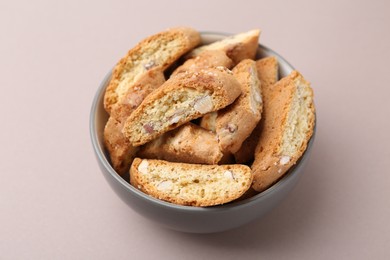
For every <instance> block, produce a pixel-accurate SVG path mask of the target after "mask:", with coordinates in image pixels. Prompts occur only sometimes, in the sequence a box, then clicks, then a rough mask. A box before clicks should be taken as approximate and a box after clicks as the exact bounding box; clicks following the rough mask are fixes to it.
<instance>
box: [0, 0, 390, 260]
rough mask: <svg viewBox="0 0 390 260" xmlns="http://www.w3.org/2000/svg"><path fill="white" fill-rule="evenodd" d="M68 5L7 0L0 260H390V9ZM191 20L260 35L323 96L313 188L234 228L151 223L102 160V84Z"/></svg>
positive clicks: (355, 5)
mask: <svg viewBox="0 0 390 260" xmlns="http://www.w3.org/2000/svg"><path fill="white" fill-rule="evenodd" d="M61 2H62V3H58V1H48V0H40V1H27V0H24V1H1V3H0V71H1V101H0V111H1V112H2V115H1V127H0V146H1V150H0V152H1V154H0V158H1V163H0V173H1V180H0V210H1V212H0V259H390V224H389V220H390V202H389V198H390V170H389V169H390V134H389V133H390V130H389V129H390V115H389V114H390V101H389V96H390V85H389V84H390V72H389V65H388V64H389V60H390V51H389V48H390V27H389V25H390V4H389V3H390V2H389V1H384V0H383V1H317V2H316V3H314V2H313V1H289V2H291V3H287V2H288V1H283V2H282V1H268V2H266V1H210V0H207V1H203V0H202V1H200V0H198V1H196V2H194V1H188V2H187V3H184V1H155V3H147V2H148V1H106V3H104V4H103V3H102V1H61ZM364 2H365V3H364ZM240 4H241V5H240ZM178 25H187V26H192V27H194V28H196V29H198V30H202V31H218V32H231V33H237V32H243V31H245V30H249V29H253V28H261V29H262V35H261V42H262V43H263V44H265V45H266V46H269V47H271V48H272V49H274V50H275V51H277V52H279V53H280V54H281V55H282V56H284V57H285V58H286V59H287V60H288V61H290V62H291V63H292V64H293V65H294V66H295V67H296V68H297V69H298V70H299V71H300V72H301V73H302V74H303V75H304V76H305V77H306V78H307V79H308V80H310V81H311V82H312V85H313V88H314V91H315V102H316V106H317V116H318V125H317V139H316V143H315V145H314V147H313V153H312V156H311V160H310V162H309V164H308V167H307V168H306V171H305V173H304V175H303V177H302V178H301V180H300V182H299V184H298V185H297V186H296V188H295V189H294V190H293V191H292V192H291V194H290V196H289V197H288V199H286V200H285V201H284V202H283V203H282V204H281V205H280V206H278V207H277V208H276V209H275V210H273V211H272V212H270V213H269V214H268V215H266V216H265V217H264V218H262V219H261V220H259V221H257V222H255V223H252V224H251V225H247V226H244V227H242V228H240V229H237V230H233V231H229V232H226V233H221V234H213V235H192V234H183V233H178V232H174V231H170V230H166V229H163V228H161V227H159V226H157V225H154V224H151V223H150V222H149V221H147V220H145V219H143V218H142V217H140V216H139V215H138V214H137V213H135V212H134V211H133V210H131V209H130V208H128V207H127V206H126V205H125V204H124V203H123V202H122V201H120V200H119V198H118V197H117V196H116V195H115V194H114V192H113V191H112V190H111V188H110V187H109V186H108V184H107V183H106V181H105V180H104V178H103V175H102V174H101V173H100V170H99V169H98V165H97V163H96V160H95V157H94V154H93V151H92V146H91V142H90V138H89V129H88V120H89V110H90V106H91V102H92V99H93V97H94V94H95V92H96V90H97V88H98V85H99V83H100V81H101V80H102V79H103V77H104V76H105V74H106V73H107V72H108V71H109V70H110V68H111V67H112V66H113V65H114V64H115V63H116V62H117V60H118V59H119V58H120V57H121V56H122V55H124V54H125V53H126V52H127V50H128V49H129V48H131V47H132V46H134V44H136V43H137V42H138V41H139V40H141V39H142V38H144V37H146V36H148V35H150V34H153V33H156V32H158V31H161V30H163V29H165V28H167V27H173V26H178Z"/></svg>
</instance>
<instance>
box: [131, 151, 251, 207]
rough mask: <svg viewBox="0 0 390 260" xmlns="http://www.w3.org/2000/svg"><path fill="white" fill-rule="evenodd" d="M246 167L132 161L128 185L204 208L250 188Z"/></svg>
mask: <svg viewBox="0 0 390 260" xmlns="http://www.w3.org/2000/svg"><path fill="white" fill-rule="evenodd" d="M251 182H252V172H251V170H250V168H249V167H248V166H246V165H240V164H235V165H202V164H186V163H173V162H167V161H163V160H150V159H148V160H147V159H140V158H135V159H134V161H133V164H132V166H131V169H130V183H131V184H132V185H133V186H134V187H136V188H138V189H140V190H141V191H143V192H145V193H146V194H149V195H151V196H153V197H155V198H157V199H161V200H165V201H168V202H172V203H176V204H180V205H188V206H198V207H207V206H213V205H219V204H224V203H228V202H230V201H233V200H235V199H237V198H239V197H240V196H241V195H242V194H244V193H245V192H246V191H247V190H248V189H249V188H250V185H251Z"/></svg>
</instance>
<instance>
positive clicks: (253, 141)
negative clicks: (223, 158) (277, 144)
mask: <svg viewBox="0 0 390 260" xmlns="http://www.w3.org/2000/svg"><path fill="white" fill-rule="evenodd" d="M256 67H257V75H258V76H259V79H260V82H261V94H262V98H263V112H262V114H261V118H262V119H261V120H260V122H259V123H258V124H257V126H256V127H255V129H254V130H253V131H252V133H251V135H250V136H249V137H248V138H247V139H245V141H244V142H243V143H242V145H241V148H240V150H238V151H237V152H236V153H234V158H235V160H236V162H237V163H248V162H251V161H252V160H253V158H254V153H255V149H256V145H257V143H258V141H259V137H260V133H261V130H262V127H263V121H264V118H265V117H267V110H266V105H265V104H266V103H268V102H269V94H270V90H271V89H272V86H273V85H274V84H275V83H276V82H277V81H278V69H279V66H278V60H277V59H276V57H266V58H263V59H260V60H257V61H256Z"/></svg>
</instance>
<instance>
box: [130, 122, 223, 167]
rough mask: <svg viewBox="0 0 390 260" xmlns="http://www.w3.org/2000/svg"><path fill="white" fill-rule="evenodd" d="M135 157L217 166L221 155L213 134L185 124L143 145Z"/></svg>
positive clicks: (193, 125)
mask: <svg viewBox="0 0 390 260" xmlns="http://www.w3.org/2000/svg"><path fill="white" fill-rule="evenodd" d="M137 156H138V157H141V158H147V159H160V160H167V161H170V162H183V163H199V164H217V163H218V162H219V161H220V160H221V158H222V156H223V154H222V152H221V151H220V150H219V147H218V141H217V137H216V135H215V134H213V133H211V132H210V131H207V130H206V129H203V128H202V127H200V126H197V125H195V124H192V123H187V124H184V125H182V126H180V127H178V128H176V129H174V130H172V131H169V132H167V133H165V134H163V135H162V136H160V137H159V138H157V139H154V140H153V141H151V142H149V143H147V144H145V145H144V146H142V147H141V148H140V151H139V152H138V153H137Z"/></svg>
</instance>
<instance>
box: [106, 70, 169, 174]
mask: <svg viewBox="0 0 390 260" xmlns="http://www.w3.org/2000/svg"><path fill="white" fill-rule="evenodd" d="M164 82H165V77H164V74H163V73H162V72H161V71H160V70H154V69H151V70H149V71H148V72H147V73H146V74H144V75H143V76H142V78H141V79H139V80H138V83H137V84H135V85H134V86H133V87H132V88H131V91H128V93H127V94H126V103H123V101H120V102H118V103H116V104H115V105H114V106H113V108H112V113H111V115H110V117H109V119H108V121H107V123H106V126H105V127H104V135H103V137H104V144H105V147H106V149H107V150H108V153H109V155H110V159H111V164H112V167H113V168H114V170H115V171H116V172H117V173H118V174H119V175H121V176H123V177H124V176H125V174H128V172H129V169H130V165H131V162H132V160H133V159H134V157H135V154H136V152H137V150H138V149H137V148H136V147H134V146H132V145H131V143H130V142H129V140H128V139H127V138H126V137H125V136H124V135H123V133H122V129H123V126H124V124H125V121H126V119H127V118H128V117H129V116H130V115H131V113H132V112H133V111H134V110H135V109H136V108H137V107H138V106H139V105H140V104H141V102H142V101H143V100H144V98H145V97H146V96H147V95H149V94H150V93H151V92H152V91H153V90H155V89H157V88H158V87H160V86H161V85H162V84H163V83H164Z"/></svg>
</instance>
